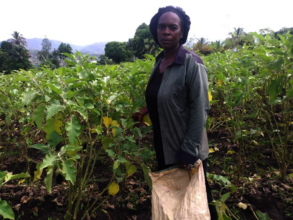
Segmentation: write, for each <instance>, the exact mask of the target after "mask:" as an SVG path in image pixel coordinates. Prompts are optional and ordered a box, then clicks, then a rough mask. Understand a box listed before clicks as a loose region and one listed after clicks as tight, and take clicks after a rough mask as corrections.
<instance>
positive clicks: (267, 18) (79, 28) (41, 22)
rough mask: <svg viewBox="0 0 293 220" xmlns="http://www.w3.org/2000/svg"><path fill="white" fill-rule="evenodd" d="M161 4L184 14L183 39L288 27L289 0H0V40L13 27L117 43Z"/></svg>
mask: <svg viewBox="0 0 293 220" xmlns="http://www.w3.org/2000/svg"><path fill="white" fill-rule="evenodd" d="M167 5H173V6H179V7H181V8H183V10H184V11H185V12H186V13H187V15H189V16H190V19H191V29H190V32H189V36H188V38H200V37H204V38H207V39H208V40H209V41H215V40H224V39H225V38H226V37H227V36H228V33H229V32H232V31H233V28H235V27H241V28H244V31H245V32H255V31H259V29H262V28H270V29H272V30H274V31H277V30H279V29H280V28H282V27H293V14H292V8H293V0H278V1H276V0H245V1H244V0H180V1H178V0H176V1H175V0H147V1H145V0H144V1H142V0H82V1H81V0H50V1H45V0H13V1H12V0H0V41H3V40H7V39H9V38H10V37H11V34H12V33H13V32H14V31H18V32H20V33H21V34H23V36H24V37H25V38H44V37H45V36H46V37H47V38H48V39H50V40H59V41H62V42H66V43H72V44H75V45H89V44H92V43H95V42H109V41H120V42H123V41H127V40H128V39H129V38H133V37H134V34H135V30H136V28H137V27H138V26H139V25H140V24H142V23H146V24H149V22H150V20H151V18H152V16H153V15H154V14H155V13H156V12H157V11H158V8H160V7H164V6H167Z"/></svg>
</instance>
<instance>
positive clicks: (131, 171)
mask: <svg viewBox="0 0 293 220" xmlns="http://www.w3.org/2000/svg"><path fill="white" fill-rule="evenodd" d="M136 170H137V168H136V166H135V165H130V166H129V167H128V168H127V174H128V176H129V175H131V174H133V173H135V172H136Z"/></svg>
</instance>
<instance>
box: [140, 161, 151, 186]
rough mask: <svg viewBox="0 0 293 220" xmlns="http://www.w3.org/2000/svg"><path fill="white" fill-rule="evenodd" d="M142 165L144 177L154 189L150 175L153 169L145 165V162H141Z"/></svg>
mask: <svg viewBox="0 0 293 220" xmlns="http://www.w3.org/2000/svg"><path fill="white" fill-rule="evenodd" d="M140 166H141V168H142V170H143V174H144V179H145V181H146V182H147V184H148V186H149V188H150V190H151V189H152V179H151V178H150V176H149V173H150V172H151V169H150V168H149V167H148V166H147V165H145V164H144V163H141V164H140Z"/></svg>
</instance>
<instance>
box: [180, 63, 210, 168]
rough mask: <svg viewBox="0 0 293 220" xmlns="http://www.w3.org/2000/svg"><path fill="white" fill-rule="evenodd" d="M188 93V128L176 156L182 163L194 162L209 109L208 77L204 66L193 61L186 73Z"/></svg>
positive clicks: (200, 144)
mask: <svg viewBox="0 0 293 220" xmlns="http://www.w3.org/2000/svg"><path fill="white" fill-rule="evenodd" d="M186 83H187V91H188V94H189V96H188V97H189V100H188V101H189V108H190V113H189V122H188V129H187V133H186V135H185V138H184V140H183V144H182V145H181V149H180V150H179V151H178V153H177V155H176V157H177V159H178V160H179V161H180V162H182V163H184V164H194V162H196V160H197V159H198V158H199V155H200V153H201V152H200V151H201V150H202V140H203V134H204V133H203V132H205V124H206V120H207V114H208V111H209V107H210V105H209V97H208V79H207V72H206V68H205V67H204V65H202V64H198V63H194V64H193V65H192V66H191V68H189V71H188V73H187V75H186Z"/></svg>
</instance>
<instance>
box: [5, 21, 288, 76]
mask: <svg viewBox="0 0 293 220" xmlns="http://www.w3.org/2000/svg"><path fill="white" fill-rule="evenodd" d="M288 31H289V33H290V34H293V28H282V29H280V30H279V31H277V32H274V31H272V30H270V29H268V28H266V29H260V30H259V33H260V34H261V35H263V36H265V35H266V34H269V35H270V36H273V37H274V38H276V39H279V34H284V33H286V32H288ZM229 35H230V37H228V38H226V39H225V40H224V41H220V40H218V41H212V42H211V41H209V40H208V39H207V38H204V37H201V38H190V40H189V42H187V43H186V45H185V47H186V48H187V49H189V50H191V51H194V52H195V53H197V54H199V55H201V56H203V55H209V54H212V53H223V52H224V51H226V50H231V49H233V50H235V49H236V48H237V47H239V46H240V47H241V46H244V45H250V46H252V47H253V45H255V43H256V42H255V38H254V37H253V35H252V34H250V33H246V32H245V31H244V29H243V28H240V27H238V28H234V31H233V32H230V33H229ZM279 40H280V39H279ZM0 48H1V49H0V72H4V73H5V74H9V73H11V72H12V71H13V70H19V69H24V70H27V69H30V68H32V67H33V66H34V67H36V68H39V67H42V66H47V67H49V68H52V69H54V68H58V67H60V66H63V65H65V63H64V62H63V61H62V60H63V59H64V55H62V53H67V54H71V53H72V52H74V51H75V50H79V51H80V52H81V53H83V54H84V53H86V54H89V55H90V56H91V57H92V59H91V60H96V61H97V64H99V65H105V64H115V63H120V62H129V61H130V62H133V61H135V59H137V58H138V59H143V58H144V54H150V55H153V56H155V55H157V54H158V53H159V51H160V48H159V46H158V45H157V44H156V43H155V42H154V40H153V39H152V35H151V33H150V31H149V26H148V25H147V24H145V23H143V24H141V25H140V26H138V28H137V29H136V31H135V35H134V37H133V38H130V39H129V40H128V41H127V42H116V41H113V42H108V43H106V44H105V43H95V44H92V45H88V46H84V47H82V46H76V45H70V44H67V43H63V42H60V41H54V40H49V39H48V38H46V37H45V38H44V39H43V40H42V41H41V40H40V39H37V38H35V39H25V38H24V37H23V36H22V34H20V33H19V32H17V31H15V32H14V33H13V34H12V38H10V39H8V40H7V41H3V42H1V46H0ZM104 48H105V53H103V51H104ZM29 49H31V50H29ZM90 56H89V57H90Z"/></svg>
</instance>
